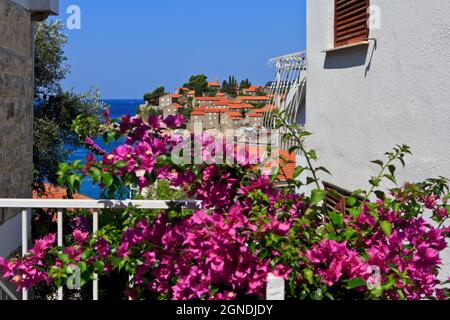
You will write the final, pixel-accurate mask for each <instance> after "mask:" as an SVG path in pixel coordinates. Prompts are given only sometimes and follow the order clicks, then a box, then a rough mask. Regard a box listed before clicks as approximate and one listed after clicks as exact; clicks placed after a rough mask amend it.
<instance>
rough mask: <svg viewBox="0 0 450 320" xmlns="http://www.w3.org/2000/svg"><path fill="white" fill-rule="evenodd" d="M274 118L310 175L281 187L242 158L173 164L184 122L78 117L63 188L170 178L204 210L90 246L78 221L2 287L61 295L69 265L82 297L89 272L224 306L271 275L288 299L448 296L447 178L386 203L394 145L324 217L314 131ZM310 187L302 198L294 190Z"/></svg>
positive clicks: (13, 264)
mask: <svg viewBox="0 0 450 320" xmlns="http://www.w3.org/2000/svg"><path fill="white" fill-rule="evenodd" d="M275 117H276V119H275V120H276V121H275V123H276V126H277V127H278V128H288V129H287V130H286V131H285V134H284V137H283V138H284V139H285V140H289V141H291V142H292V141H294V142H295V143H294V147H292V148H291V150H290V152H299V153H301V155H302V156H303V157H305V159H306V160H307V161H306V163H307V164H308V165H307V166H306V167H297V168H296V170H295V173H294V176H295V178H298V177H300V176H301V177H303V176H305V177H306V178H305V179H303V178H302V179H294V180H289V181H288V183H289V188H285V189H280V188H277V187H276V180H277V177H278V176H279V175H280V172H278V171H276V172H274V173H273V175H271V176H268V175H263V174H261V172H260V171H258V169H257V168H255V167H254V166H253V165H251V163H250V161H248V159H249V155H248V154H246V153H245V152H244V153H243V154H242V153H239V154H237V158H240V160H241V161H240V162H239V163H240V165H228V164H211V165H206V164H203V165H193V164H189V163H182V164H175V163H174V162H173V161H172V158H171V151H172V149H173V148H174V147H175V146H177V145H178V144H179V143H180V141H182V140H183V137H181V136H179V135H176V134H173V130H174V129H176V128H178V127H180V126H181V125H182V124H183V119H182V117H181V116H177V117H173V116H170V117H169V118H167V119H165V120H163V119H162V118H161V117H158V116H150V119H142V117H140V116H139V115H138V116H135V117H131V116H124V117H122V118H121V119H119V120H110V119H109V117H108V115H107V114H106V122H105V123H97V122H96V121H95V120H92V119H81V118H80V119H77V121H75V123H74V129H75V130H76V131H77V132H78V133H79V134H80V135H81V136H82V138H84V139H85V142H86V145H87V147H88V148H89V150H91V151H92V154H90V155H88V157H87V158H86V159H85V161H83V162H82V161H76V162H74V163H72V164H62V165H61V166H60V172H59V173H58V175H59V177H60V183H61V184H63V185H65V186H67V188H68V189H69V191H70V192H76V191H77V190H78V188H79V186H80V183H81V181H82V180H83V179H84V178H86V177H90V178H91V179H92V181H94V182H95V183H97V184H99V185H100V186H101V187H102V188H103V189H104V190H106V191H108V192H110V194H111V195H114V192H115V191H117V190H120V188H122V187H123V186H138V187H139V188H140V189H144V188H147V187H149V186H152V185H153V184H154V183H155V182H156V181H157V180H165V181H168V182H169V183H170V184H171V185H172V186H173V187H174V188H181V189H182V190H184V192H185V193H186V194H187V195H188V197H189V198H191V199H197V200H201V201H202V202H203V208H202V209H201V210H200V209H199V210H195V211H193V212H191V213H189V214H182V215H172V214H168V213H166V212H158V213H155V212H146V211H145V210H139V209H138V208H130V209H128V210H126V211H124V212H123V219H119V220H120V221H121V222H120V223H109V224H107V225H105V226H104V227H103V228H102V229H101V230H100V231H99V232H98V233H97V234H95V235H92V234H90V233H89V230H87V229H86V228H84V229H83V228H82V227H80V224H79V223H78V224H74V225H73V227H72V230H71V235H70V236H69V237H68V238H67V239H66V245H67V246H66V247H64V248H60V247H57V246H56V245H55V235H54V234H49V235H47V236H45V237H44V238H42V239H40V240H37V241H36V243H35V246H34V248H33V249H32V250H30V252H29V254H28V255H27V256H26V257H25V258H19V257H17V258H14V259H11V260H9V261H6V260H3V259H1V260H0V269H1V273H2V274H3V277H4V278H6V279H9V280H10V281H12V282H13V283H14V284H16V285H17V286H18V287H19V289H20V288H33V287H35V286H38V285H42V284H46V285H50V286H53V287H54V288H56V287H57V286H61V285H65V283H66V282H67V280H68V278H71V275H72V272H73V266H76V267H78V268H79V270H80V271H81V285H83V286H86V285H88V284H89V282H90V281H91V280H92V279H93V277H94V274H95V273H97V274H99V275H101V276H104V277H105V276H106V277H107V276H108V275H111V274H112V273H113V272H116V273H117V272H120V273H124V274H126V275H128V276H130V279H131V280H130V281H129V282H128V283H127V284H126V285H124V289H123V290H122V291H123V297H124V299H127V298H132V299H176V300H183V299H204V300H208V299H216V300H231V299H242V298H246V299H248V298H255V299H256V298H263V297H264V296H265V290H266V281H267V277H268V274H269V273H272V274H274V275H275V276H278V277H283V278H284V279H285V280H286V296H287V298H288V299H301V300H304V299H314V300H321V299H336V300H338V299H339V300H340V299H411V300H413V299H446V298H447V296H448V289H447V285H448V283H446V282H445V280H443V279H440V278H439V273H440V268H441V267H442V260H441V255H442V252H443V251H444V250H445V249H446V248H447V246H448V245H447V242H446V241H447V239H448V237H449V235H450V229H449V228H448V227H447V225H446V221H447V219H448V216H449V212H450V205H449V198H450V196H449V194H448V181H447V180H446V179H444V178H438V179H430V180H427V181H425V182H422V183H414V184H406V185H404V186H403V187H395V188H393V189H392V190H390V191H389V192H382V191H381V190H380V189H381V188H380V187H379V186H380V184H382V183H383V182H384V181H388V182H389V181H391V182H392V183H396V178H395V171H396V167H395V166H396V165H398V164H402V165H404V164H405V157H406V156H407V155H408V154H409V153H410V151H409V148H408V147H407V146H398V147H396V148H395V149H394V150H393V151H392V152H390V153H388V154H386V160H385V161H381V160H377V161H374V163H375V164H376V165H379V166H380V173H379V175H377V176H374V177H372V178H371V180H370V184H371V186H372V189H371V190H369V191H363V190H358V191H355V192H354V194H353V195H352V196H350V197H346V198H345V200H344V201H343V202H341V203H340V205H338V206H337V207H335V208H330V207H327V206H326V205H325V204H324V200H325V199H326V197H327V196H328V195H329V194H328V195H327V192H326V191H325V190H324V189H323V188H322V186H321V183H320V180H319V178H318V177H319V173H320V172H322V174H323V173H325V174H326V173H327V170H326V169H325V168H321V167H315V166H314V164H315V162H316V160H317V158H316V153H315V152H314V151H312V150H306V149H305V146H304V143H303V141H304V139H305V138H306V137H307V136H308V135H309V133H307V132H305V131H303V130H302V129H301V128H299V127H297V126H295V125H289V126H288V125H287V123H285V121H284V116H283V114H276V115H275ZM98 135H103V137H104V139H105V141H115V140H118V139H123V137H125V140H123V141H125V143H124V144H123V145H120V146H119V147H117V148H115V149H114V150H113V151H112V152H110V153H107V152H106V151H105V150H102V149H101V148H98V146H96V145H95V143H94V141H93V139H92V137H95V136H98ZM201 143H202V146H203V149H202V150H206V149H207V146H208V145H209V144H211V143H213V142H212V139H210V137H203V139H202V140H201ZM224 147H225V148H230V146H224ZM231 148H232V149H233V147H231ZM201 155H202V157H203V159H204V160H206V159H207V158H208V159H211V157H212V156H213V155H212V154H208V152H202V154H201ZM302 181H303V182H302ZM362 184H363V183H362ZM307 186H308V187H309V188H310V189H313V190H312V192H311V193H310V195H309V196H306V195H304V194H302V193H301V192H302V190H306V189H304V188H305V187H307ZM298 191H300V192H298ZM174 210H177V209H176V208H175V209H174ZM126 278H128V277H126Z"/></svg>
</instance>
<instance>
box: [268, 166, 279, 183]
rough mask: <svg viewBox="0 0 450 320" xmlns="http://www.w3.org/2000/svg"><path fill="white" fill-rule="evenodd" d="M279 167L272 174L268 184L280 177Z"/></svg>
mask: <svg viewBox="0 0 450 320" xmlns="http://www.w3.org/2000/svg"><path fill="white" fill-rule="evenodd" d="M280 171H281V167H278V168H277V170H275V172H274V174H273V175H272V176H271V178H270V182H274V181H275V180H277V179H278V176H279V175H280Z"/></svg>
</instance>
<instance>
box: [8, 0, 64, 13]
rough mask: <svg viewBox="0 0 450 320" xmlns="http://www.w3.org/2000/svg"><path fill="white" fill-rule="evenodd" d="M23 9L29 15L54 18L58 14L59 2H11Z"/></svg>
mask: <svg viewBox="0 0 450 320" xmlns="http://www.w3.org/2000/svg"><path fill="white" fill-rule="evenodd" d="M11 1H12V2H15V3H17V4H18V5H20V6H22V7H24V8H25V9H27V10H28V11H30V12H31V14H39V15H48V16H49V15H50V16H56V15H58V13H59V0H11Z"/></svg>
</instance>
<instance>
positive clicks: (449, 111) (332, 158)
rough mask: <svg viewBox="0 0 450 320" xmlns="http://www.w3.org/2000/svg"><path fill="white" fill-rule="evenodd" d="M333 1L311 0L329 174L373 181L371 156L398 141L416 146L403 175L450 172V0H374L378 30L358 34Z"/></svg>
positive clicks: (319, 126)
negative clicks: (343, 23)
mask: <svg viewBox="0 0 450 320" xmlns="http://www.w3.org/2000/svg"><path fill="white" fill-rule="evenodd" d="M367 3H369V2H368V1H367ZM335 5H336V4H335V0H324V1H317V0H308V1H307V91H306V110H305V113H306V114H305V119H306V129H307V130H308V131H310V132H312V133H313V135H312V136H311V137H309V138H308V144H309V145H310V147H312V148H314V149H316V151H317V155H318V157H319V160H320V165H323V166H324V167H326V168H327V169H329V170H330V171H331V172H332V174H333V175H332V176H331V177H330V176H324V177H323V179H324V180H325V181H328V182H331V183H333V184H335V185H337V186H339V187H342V188H345V189H349V190H356V189H360V188H367V187H368V185H369V184H368V182H367V183H365V184H364V182H365V181H368V180H369V179H370V177H371V176H373V175H374V174H375V173H376V172H377V170H378V168H377V167H376V166H375V165H371V164H370V160H375V159H379V158H381V157H382V156H383V154H384V153H385V152H386V151H390V150H391V149H392V148H393V147H394V146H395V145H397V144H407V145H409V146H410V147H411V148H412V152H413V156H411V157H408V159H407V167H406V169H404V170H403V169H402V170H401V171H399V172H398V173H399V178H400V179H399V183H404V182H407V181H411V182H415V181H422V180H424V179H426V178H430V177H438V176H446V177H450V161H449V159H450V138H449V137H450V105H449V103H450V90H449V89H448V87H449V84H450V32H449V30H450V2H449V1H429V0H418V1H408V0H396V1H389V0H371V1H370V8H367V11H368V12H370V19H367V21H370V22H371V24H370V26H371V28H370V30H369V28H367V30H366V29H365V28H364V26H363V25H361V26H360V27H359V29H358V30H359V31H358V33H356V32H355V33H353V34H349V33H347V34H346V33H342V32H341V31H340V30H342V29H345V27H339V28H338V30H335V7H334V6H335ZM367 11H366V12H367ZM361 12H362V13H364V10H362V11H361ZM355 14H357V13H356V12H355ZM367 21H366V22H367ZM366 22H364V23H366ZM347 29H348V28H347ZM366 32H367V33H366ZM352 36H356V38H354V41H349V39H350V38H351V37H352ZM358 36H359V38H358ZM386 187H392V185H386ZM446 261H447V262H449V261H450V259H449V257H447V259H446ZM448 271H449V268H448V266H447V269H446V272H447V274H448Z"/></svg>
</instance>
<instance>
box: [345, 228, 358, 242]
mask: <svg viewBox="0 0 450 320" xmlns="http://www.w3.org/2000/svg"><path fill="white" fill-rule="evenodd" d="M355 233H356V230H355V229H353V228H349V229H347V231H345V233H344V236H345V240H347V241H349V240H350V239H351V238H352V237H353V236H354V235H355Z"/></svg>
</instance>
